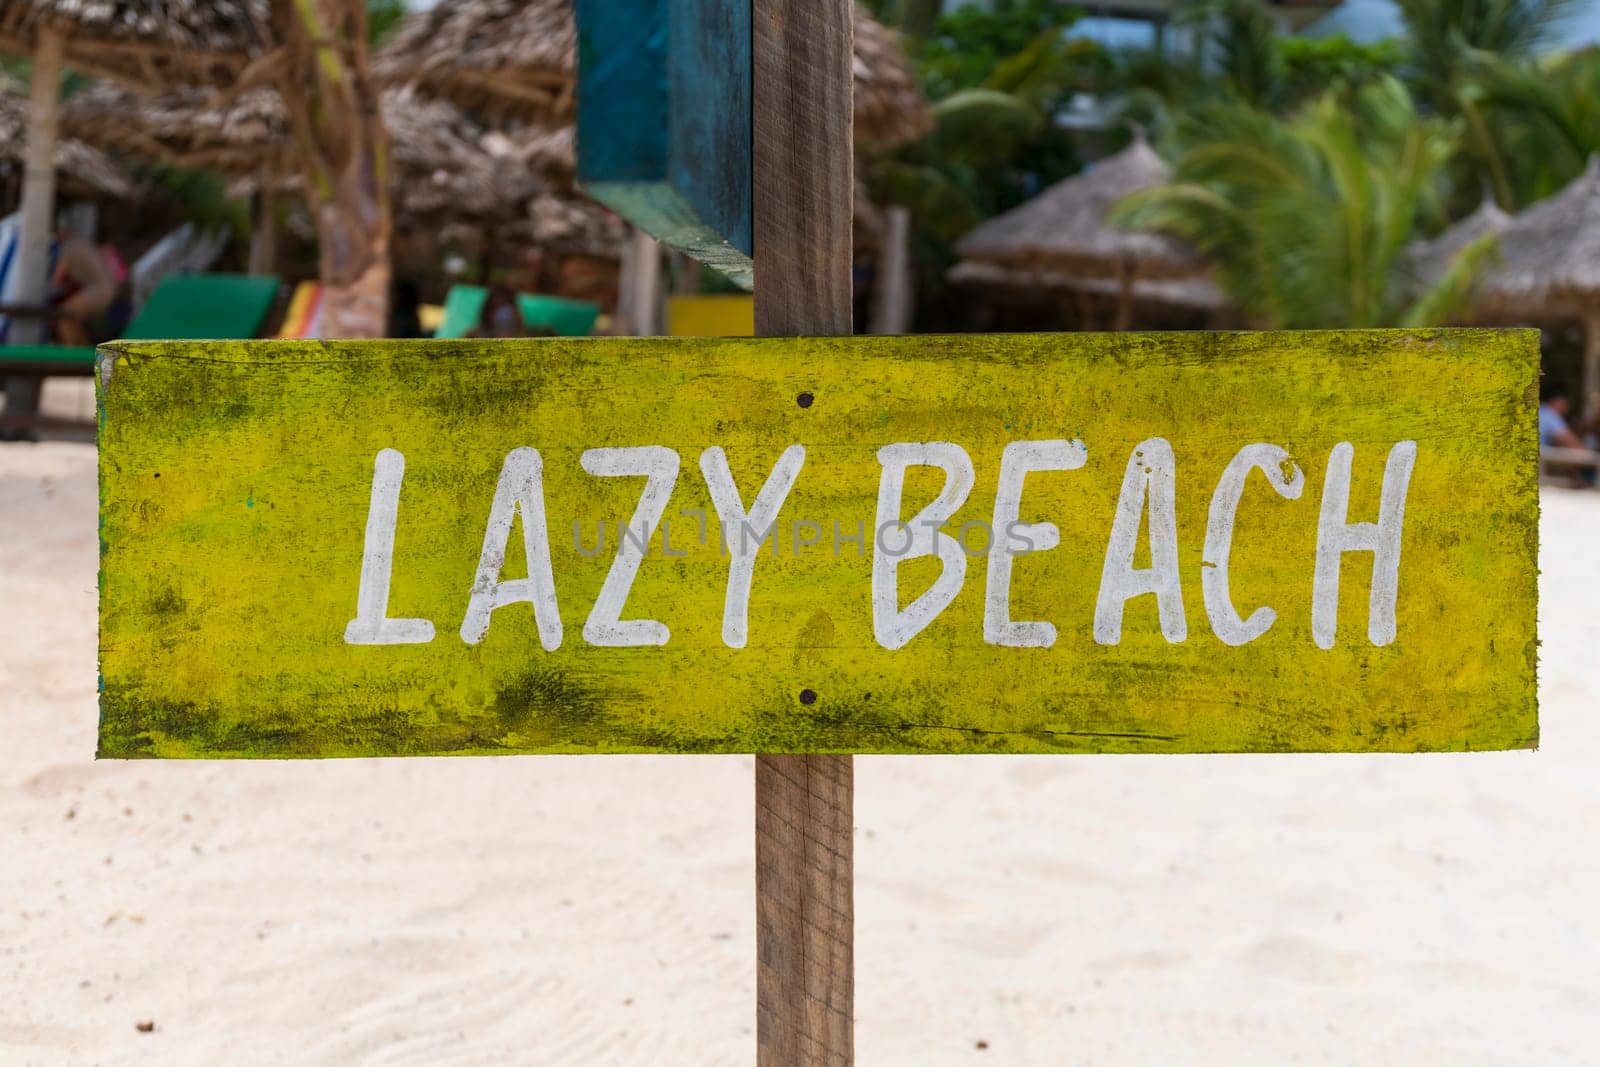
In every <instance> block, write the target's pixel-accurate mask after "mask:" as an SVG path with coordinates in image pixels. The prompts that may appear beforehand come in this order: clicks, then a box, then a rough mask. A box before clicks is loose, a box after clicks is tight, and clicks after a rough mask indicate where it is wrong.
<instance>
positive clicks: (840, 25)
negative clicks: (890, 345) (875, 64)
mask: <svg viewBox="0 0 1600 1067" xmlns="http://www.w3.org/2000/svg"><path fill="white" fill-rule="evenodd" d="M841 11H843V15H842V16H841V14H840V12H841ZM754 21H755V68H756V80H755V104H754V106H755V131H756V132H755V145H754V150H755V189H756V197H757V200H758V203H759V207H758V210H757V211H756V214H755V220H754V222H755V248H756V257H757V261H758V265H757V277H756V333H758V334H763V335H779V336H793V335H797V334H823V333H827V334H832V333H849V332H850V318H849V309H850V307H851V300H850V273H849V271H848V270H846V271H843V272H841V271H840V270H839V269H838V264H839V263H840V262H843V263H845V264H847V265H848V264H849V262H850V254H851V248H850V222H851V210H852V205H853V203H854V200H853V198H852V195H851V190H852V184H851V183H852V176H851V169H852V163H853V157H852V149H851V144H852V135H853V130H854V125H853V123H854V112H853V110H852V108H853V101H852V97H851V89H852V86H853V85H854V82H853V81H852V76H851V65H850V64H851V54H852V53H851V37H852V22H851V16H850V8H849V2H848V0H815V2H811V3H804V4H790V3H780V2H768V0H757V3H756V5H755V14H754ZM840 190H843V191H842V192H841V191H840ZM841 307H842V308H844V309H845V319H844V322H843V324H842V325H841V324H838V323H833V324H831V325H827V326H823V325H819V319H818V316H819V315H822V316H825V317H827V318H828V319H831V318H832V316H833V315H834V314H835V313H836V312H835V309H837V308H841Z"/></svg>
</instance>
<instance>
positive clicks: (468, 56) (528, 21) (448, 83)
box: [373, 0, 932, 148]
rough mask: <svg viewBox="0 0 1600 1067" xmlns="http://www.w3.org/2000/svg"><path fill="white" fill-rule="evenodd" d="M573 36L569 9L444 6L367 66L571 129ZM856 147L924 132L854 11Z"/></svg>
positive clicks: (925, 115) (555, 5)
mask: <svg viewBox="0 0 1600 1067" xmlns="http://www.w3.org/2000/svg"><path fill="white" fill-rule="evenodd" d="M576 44H577V32H576V29H575V27H574V24H573V18H572V3H571V0H449V2H446V3H439V4H435V5H434V6H433V7H431V8H428V9H426V10H423V11H418V12H415V13H414V14H412V15H410V16H408V17H407V18H406V20H405V21H404V22H402V23H401V24H400V27H399V29H397V30H396V31H395V33H394V36H392V37H391V38H390V39H389V41H388V43H387V44H385V45H384V46H383V48H382V49H381V50H380V51H379V53H378V55H377V57H376V58H375V60H374V63H373V70H374V73H375V74H376V75H377V76H378V78H379V79H380V80H381V81H383V82H384V83H386V84H389V85H414V86H417V87H419V88H421V89H422V90H424V91H425V92H427V93H429V94H432V95H435V96H440V97H443V98H445V99H448V100H451V101H454V102H455V103H457V104H459V105H460V106H462V107H464V108H466V109H468V110H470V111H474V112H480V113H482V114H483V115H484V116H485V117H487V118H489V119H490V120H491V121H495V122H521V123H535V124H542V125H546V126H556V125H567V124H570V123H571V122H572V120H573V106H574V95H575V93H576V81H577V65H576V60H575V58H574V53H575V49H576ZM855 100H856V140H857V142H858V143H860V144H864V145H867V146H870V147H876V148H883V147H891V146H893V145H896V144H901V143H904V142H906V141H911V140H915V139H916V138H917V137H920V136H921V135H922V134H923V133H925V132H927V130H928V128H929V126H930V125H931V123H932V119H931V116H930V113H929V111H928V104H927V101H926V100H924V99H923V97H922V93H921V91H920V90H919V89H918V88H917V83H916V78H915V76H914V75H913V73H912V71H911V66H910V63H909V62H908V61H907V60H906V57H905V53H904V52H903V51H902V50H901V48H900V45H899V41H898V39H897V38H896V36H895V34H894V33H893V32H892V31H890V30H888V29H885V28H884V27H883V26H881V25H880V24H878V23H877V22H875V21H874V20H873V18H872V16H871V15H869V14H867V13H866V12H865V11H864V10H863V9H862V8H861V7H860V6H859V5H858V6H857V7H856V16H855Z"/></svg>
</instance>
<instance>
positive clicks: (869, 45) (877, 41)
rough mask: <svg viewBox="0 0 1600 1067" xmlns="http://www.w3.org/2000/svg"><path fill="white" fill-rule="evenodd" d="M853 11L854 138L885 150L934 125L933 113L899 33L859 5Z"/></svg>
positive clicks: (923, 132)
mask: <svg viewBox="0 0 1600 1067" xmlns="http://www.w3.org/2000/svg"><path fill="white" fill-rule="evenodd" d="M855 12H856V17H855V55H854V57H853V67H854V71H855V90H854V97H855V137H856V143H857V144H858V145H861V146H863V147H869V148H877V149H885V148H894V147H896V146H898V145H902V144H907V143H909V142H911V141H915V140H916V139H917V138H919V137H921V136H922V135H923V134H925V133H927V132H928V131H929V130H931V129H932V128H933V112H932V110H931V109H930V108H929V107H928V100H927V98H926V97H924V96H923V95H922V88H921V86H919V85H918V84H917V75H916V72H915V71H913V70H912V69H911V62H910V60H908V59H907V58H906V53H905V49H904V48H902V47H901V46H900V35H899V34H898V33H896V32H895V31H893V30H891V29H888V28H887V27H885V26H884V25H883V24H881V23H879V22H877V21H876V20H875V19H873V17H872V16H871V15H869V14H867V13H866V11H865V10H863V9H862V8H861V6H860V5H859V4H858V5H857V6H856V9H855Z"/></svg>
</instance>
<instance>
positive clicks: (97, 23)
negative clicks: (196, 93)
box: [0, 0, 268, 90]
mask: <svg viewBox="0 0 1600 1067" xmlns="http://www.w3.org/2000/svg"><path fill="white" fill-rule="evenodd" d="M266 27H267V4H266V0H0V51H5V52H15V53H17V54H20V55H32V54H33V52H34V49H35V47H36V45H37V44H38V42H39V40H40V38H41V37H42V36H44V35H46V34H51V33H54V34H58V35H60V37H61V38H63V40H64V56H63V58H64V59H65V62H66V63H67V65H68V66H71V67H73V68H74V69H76V70H80V71H83V72H85V73H90V74H96V75H99V76H101V77H105V78H112V79H115V80H117V81H120V82H122V83H123V84H126V85H131V86H134V87H137V88H142V89H147V90H160V89H169V88H171V87H173V86H175V85H202V84H204V85H218V86H221V85H226V84H228V83H229V82H231V81H233V80H234V79H235V78H237V77H238V76H239V72H240V71H241V70H243V69H244V66H245V64H246V63H247V62H249V60H250V59H251V57H253V56H255V55H258V54H259V53H261V52H262V51H264V50H265V49H266V47H267V43H268V31H267V28H266Z"/></svg>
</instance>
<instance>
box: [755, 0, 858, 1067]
mask: <svg viewBox="0 0 1600 1067" xmlns="http://www.w3.org/2000/svg"><path fill="white" fill-rule="evenodd" d="M851 14H852V13H851V9H850V0H824V2H820V3H814V4H789V3H787V2H785V0H755V3H754V20H755V56H754V67H755V75H756V89H755V153H756V162H755V227H756V232H757V244H756V256H755V267H756V282H757V285H756V298H755V303H756V307H755V319H756V322H755V325H756V332H757V333H758V334H760V335H763V336H783V335H794V334H818V335H820V334H829V335H839V334H849V333H850V331H851V314H852V307H853V302H852V299H851V277H850V269H851V254H852V245H851V205H852V204H853V203H854V195H853V193H854V187H853V182H854V176H853V174H852V164H853V156H852V154H851V152H852V149H851V140H852V119H853V116H852V112H851V108H852V106H853V105H852V95H851V91H852V85H853V82H852V72H851V62H852V58H851V57H852V55H853V48H852V41H851V36H852V33H853V28H852V26H853V21H852V17H851ZM812 399H813V401H814V399H815V397H814V395H813V397H812ZM854 783H855V778H854V768H853V767H852V765H851V757H850V756H848V755H771V754H764V755H760V756H757V757H756V780H755V787H756V790H755V792H756V819H755V824H756V1050H757V1051H756V1061H757V1063H758V1064H759V1065H760V1067H791V1065H795V1064H802V1065H807V1067H850V1065H851V1064H853V1063H854V1062H855V1017H854V1012H855V994H854V989H855V872H854V869H853V866H852V856H853V854H854V851H853V849H854V846H853V833H854V826H853V821H854V820H853V816H854V811H855V804H854V799H855V798H854Z"/></svg>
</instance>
